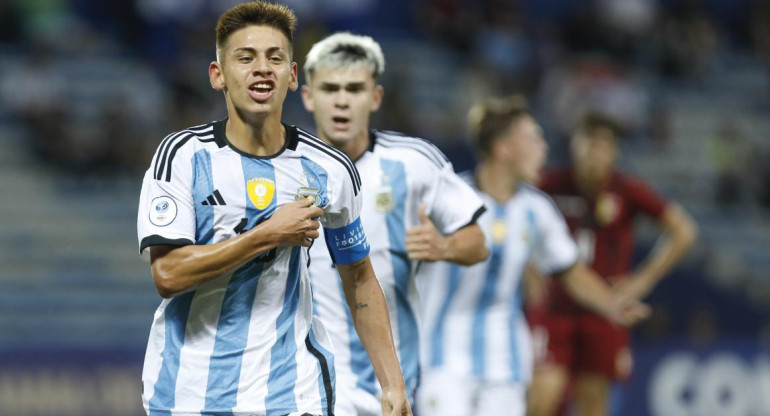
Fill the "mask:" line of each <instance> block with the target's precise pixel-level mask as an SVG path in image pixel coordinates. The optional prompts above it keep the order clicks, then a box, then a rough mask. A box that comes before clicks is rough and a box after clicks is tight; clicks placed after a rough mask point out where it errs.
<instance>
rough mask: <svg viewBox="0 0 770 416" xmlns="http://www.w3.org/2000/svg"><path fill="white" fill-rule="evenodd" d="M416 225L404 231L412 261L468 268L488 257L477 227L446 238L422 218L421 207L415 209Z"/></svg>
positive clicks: (461, 230) (487, 249)
mask: <svg viewBox="0 0 770 416" xmlns="http://www.w3.org/2000/svg"><path fill="white" fill-rule="evenodd" d="M418 213H419V216H420V225H417V226H414V227H412V228H410V229H409V230H407V232H406V251H407V252H408V253H409V258H410V259H412V260H421V261H440V260H443V261H449V262H452V263H457V264H461V265H463V266H470V265H472V264H475V263H478V262H480V261H482V260H484V259H486V258H487V256H489V248H488V247H487V244H486V240H484V233H483V232H482V231H481V227H479V225H478V224H476V223H473V224H470V225H467V226H465V227H463V228H461V229H459V230H457V231H455V232H454V233H452V234H449V235H447V236H443V235H441V233H439V232H438V230H437V229H436V226H435V225H433V222H432V221H431V220H430V218H428V216H427V215H425V208H424V207H423V206H422V205H420V207H419V209H418Z"/></svg>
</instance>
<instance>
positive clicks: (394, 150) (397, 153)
mask: <svg viewBox="0 0 770 416" xmlns="http://www.w3.org/2000/svg"><path fill="white" fill-rule="evenodd" d="M356 166H357V167H358V171H359V172H360V173H361V177H362V182H363V185H362V187H361V193H362V195H363V204H362V209H361V221H362V224H363V226H364V229H365V230H366V235H367V238H368V241H369V243H370V244H371V254H370V256H369V257H370V259H371V261H372V265H373V267H374V271H375V274H376V275H377V278H378V280H379V281H380V284H381V285H382V288H383V291H384V292H385V297H386V299H387V302H388V309H389V312H390V321H391V324H392V327H393V337H394V343H395V346H396V352H397V353H398V357H399V361H400V363H401V368H402V371H403V374H404V379H405V381H406V387H407V392H408V393H409V394H412V393H413V392H414V389H415V388H416V386H417V384H418V376H419V340H418V339H419V331H418V316H417V314H418V306H417V302H418V296H417V291H416V285H415V279H414V275H415V271H416V268H417V262H413V261H410V260H409V258H408V255H407V252H406V246H405V238H406V231H407V230H408V229H409V228H411V227H413V226H416V225H418V224H419V223H420V220H419V216H418V205H419V204H421V203H422V204H424V206H425V212H426V214H427V215H428V217H429V218H430V219H431V220H432V221H433V223H434V225H435V226H436V228H437V229H438V230H439V232H441V233H444V234H450V233H453V232H455V231H457V230H458V229H460V228H462V227H464V226H466V225H469V224H471V223H473V222H474V221H475V220H476V218H478V216H479V215H481V213H482V212H483V211H484V206H483V203H482V201H481V199H480V198H479V197H478V196H477V195H476V193H475V192H474V190H473V189H472V188H471V187H470V186H468V184H466V183H465V182H464V181H463V180H462V179H460V177H458V176H457V175H456V174H455V173H454V171H453V169H452V164H451V163H450V162H449V161H448V160H447V159H446V157H445V156H444V155H443V154H442V153H441V151H439V150H438V149H437V148H436V147H435V146H433V145H432V144H430V143H429V142H427V141H425V140H422V139H418V138H412V137H407V136H404V135H401V134H399V133H393V132H384V131H372V132H371V134H370V146H369V149H368V150H367V151H366V152H365V153H364V154H363V156H361V157H360V158H359V159H358V160H357V161H356ZM310 255H311V265H310V280H311V283H312V287H313V295H314V296H313V300H314V305H315V313H316V315H317V316H318V317H319V318H320V319H321V320H322V321H323V323H324V326H325V327H326V328H327V330H328V331H329V334H330V336H331V337H332V340H333V342H334V351H335V365H336V368H337V374H338V385H339V386H340V389H342V387H343V384H347V386H346V387H347V388H350V386H353V387H357V388H359V389H361V390H364V391H368V392H370V393H375V392H376V391H377V389H378V387H377V384H376V383H375V378H374V372H373V370H372V367H371V364H370V363H369V359H368V356H367V354H366V351H364V349H363V347H362V345H361V341H360V340H359V338H358V336H357V334H356V332H355V329H354V328H353V324H352V321H351V318H350V311H349V310H348V308H347V305H346V303H345V297H344V294H343V292H342V286H341V281H340V277H339V275H338V274H337V272H336V270H335V269H334V268H332V265H331V262H330V261H329V253H328V251H327V250H326V248H325V247H322V246H319V245H314V246H313V247H312V248H311V250H310ZM340 400H342V398H340Z"/></svg>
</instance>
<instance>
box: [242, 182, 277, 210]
mask: <svg viewBox="0 0 770 416" xmlns="http://www.w3.org/2000/svg"><path fill="white" fill-rule="evenodd" d="M246 192H247V193H248V195H249V199H250V200H251V203H252V204H254V206H255V207H257V209H265V208H267V207H268V206H269V205H270V203H271V202H273V197H274V196H275V182H273V180H272V179H268V178H251V179H249V180H248V182H246Z"/></svg>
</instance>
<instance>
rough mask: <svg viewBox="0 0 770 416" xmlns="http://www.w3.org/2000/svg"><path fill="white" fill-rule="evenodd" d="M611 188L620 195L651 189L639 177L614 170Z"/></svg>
mask: <svg viewBox="0 0 770 416" xmlns="http://www.w3.org/2000/svg"><path fill="white" fill-rule="evenodd" d="M611 184H612V187H613V188H615V190H616V191H620V192H621V193H634V192H636V191H637V190H639V189H651V188H650V185H648V184H647V182H646V181H645V180H644V179H642V178H641V177H639V176H636V175H634V174H631V173H627V172H623V171H619V170H615V171H613V172H612V181H611Z"/></svg>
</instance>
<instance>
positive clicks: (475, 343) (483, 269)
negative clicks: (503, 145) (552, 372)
mask: <svg viewBox="0 0 770 416" xmlns="http://www.w3.org/2000/svg"><path fill="white" fill-rule="evenodd" d="M464 176H465V177H466V178H468V180H469V182H472V181H473V178H472V177H470V176H469V175H464ZM481 196H482V197H483V199H484V202H485V203H486V205H487V207H488V208H489V211H487V213H486V214H484V215H482V216H481V218H480V219H479V225H480V226H481V227H482V228H483V230H484V234H485V235H486V237H487V244H488V246H489V248H490V254H489V258H488V259H487V260H486V261H484V262H481V263H477V264H475V265H473V266H470V267H463V266H458V265H454V264H449V263H443V262H442V263H434V264H431V265H425V266H424V267H426V269H425V277H426V279H425V280H424V281H422V282H421V288H422V287H423V284H424V287H425V290H424V291H421V294H423V300H422V301H423V306H424V309H423V337H424V342H423V345H422V346H423V348H422V355H421V357H422V359H423V368H425V369H426V371H432V370H438V369H440V370H444V371H448V372H450V373H452V374H455V375H457V376H459V377H467V378H470V379H474V380H479V381H487V382H489V381H491V382H521V383H528V382H529V380H530V377H531V373H532V365H533V364H532V351H531V350H532V346H531V341H530V335H529V327H528V326H527V322H526V321H525V319H524V316H523V312H522V309H521V301H522V293H521V291H522V289H521V285H522V276H523V274H524V271H525V269H526V267H527V264H528V263H529V262H530V261H532V262H533V263H534V264H535V265H536V266H537V267H538V268H539V269H540V270H541V271H542V272H544V273H554V272H560V271H564V270H566V269H568V268H569V267H571V266H572V265H573V264H574V263H575V261H577V248H576V246H575V244H574V242H573V241H572V238H571V237H570V234H569V230H568V229H567V225H566V223H565V222H564V218H562V216H561V214H560V213H559V211H558V210H557V208H556V207H555V205H554V204H553V202H552V201H551V199H550V198H549V197H548V196H546V195H545V194H544V193H543V192H541V191H539V190H537V189H536V188H534V187H532V186H530V185H521V186H519V188H518V190H517V191H516V193H515V194H514V196H513V197H512V198H511V199H509V200H508V201H506V202H504V203H501V202H497V201H495V200H494V199H492V197H490V196H489V195H487V194H484V193H481ZM421 273H422V272H421Z"/></svg>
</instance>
